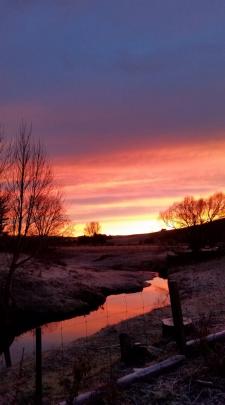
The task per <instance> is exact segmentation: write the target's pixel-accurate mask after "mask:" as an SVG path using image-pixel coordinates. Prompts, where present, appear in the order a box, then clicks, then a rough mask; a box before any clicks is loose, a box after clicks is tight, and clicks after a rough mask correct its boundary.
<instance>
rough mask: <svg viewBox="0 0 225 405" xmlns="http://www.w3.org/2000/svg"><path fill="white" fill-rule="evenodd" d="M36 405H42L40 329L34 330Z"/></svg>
mask: <svg viewBox="0 0 225 405" xmlns="http://www.w3.org/2000/svg"><path fill="white" fill-rule="evenodd" d="M35 335H36V393H35V394H36V395H35V397H36V398H35V399H36V404H37V405H41V404H42V336H41V327H38V328H36V330H35Z"/></svg>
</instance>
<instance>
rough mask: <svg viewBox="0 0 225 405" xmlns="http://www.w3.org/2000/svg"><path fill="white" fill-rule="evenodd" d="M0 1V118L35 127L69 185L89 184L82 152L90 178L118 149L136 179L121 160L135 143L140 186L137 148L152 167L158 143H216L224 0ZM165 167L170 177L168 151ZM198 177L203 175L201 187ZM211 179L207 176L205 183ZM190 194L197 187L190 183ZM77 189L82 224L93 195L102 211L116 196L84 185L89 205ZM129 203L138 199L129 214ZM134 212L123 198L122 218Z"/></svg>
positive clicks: (224, 97)
mask: <svg viewBox="0 0 225 405" xmlns="http://www.w3.org/2000/svg"><path fill="white" fill-rule="evenodd" d="M0 6H1V13H0V55H1V56H0V89H1V90H0V122H1V123H2V124H4V126H5V128H6V133H7V134H9V135H11V134H14V133H15V131H16V128H17V126H18V123H19V122H20V120H21V119H22V118H23V119H25V120H27V121H28V122H30V121H32V123H33V128H34V130H33V132H34V135H35V136H37V137H39V138H41V140H42V141H43V142H44V143H45V144H46V145H47V149H48V152H49V154H50V155H51V158H52V160H53V162H55V165H56V167H57V169H56V170H58V171H57V173H59V172H60V171H61V176H60V177H61V181H62V183H64V179H63V176H62V173H65V172H66V173H67V179H68V173H69V177H70V179H71V180H70V184H69V185H68V184H67V185H68V186H69V187H71V188H73V187H74V188H76V187H75V186H76V185H77V184H80V181H84V184H83V186H84V187H85V184H86V183H87V178H86V177H85V176H84V175H83V174H82V173H83V172H82V170H81V166H82V164H83V162H84V161H86V162H87V166H89V167H90V168H91V171H90V173H89V172H88V173H89V175H90V176H92V177H93V178H94V179H95V180H96V178H97V177H98V183H99V182H100V183H101V181H102V182H103V183H104V182H105V183H106V182H107V180H106V179H107V176H109V177H108V179H110V180H112V178H113V173H117V172H119V170H120V167H121V165H124V163H123V162H124V160H123V158H122V160H121V156H126V159H125V161H126V162H127V163H126V164H127V166H126V167H127V168H128V169H127V171H126V173H125V172H124V171H122V172H123V175H122V180H123V181H125V182H128V180H130V181H131V180H132V181H134V178H135V176H133V179H130V167H133V166H132V164H131V163H128V161H129V162H132V159H133V156H134V154H135V153H136V151H137V150H140V153H139V155H138V156H136V161H135V162H134V161H133V164H134V165H136V166H135V167H137V170H136V173H135V175H136V177H138V181H139V185H140V184H141V182H142V183H143V181H144V182H145V181H146V182H147V183H148V181H150V180H149V178H148V176H147V177H146V175H145V174H146V164H145V163H143V161H145V157H144V155H145V153H144V151H145V152H146V153H148V156H149V151H151V153H150V156H151V159H149V171H151V170H152V171H153V172H154V170H155V167H156V166H155V163H151V161H152V160H153V161H155V160H157V156H158V154H157V153H158V150H161V149H162V147H163V148H164V149H167V148H168V149H169V150H171V147H173V148H175V149H177V148H179V147H182V145H183V146H184V147H186V148H187V149H188V151H190V148H194V149H195V148H196V144H198V145H201V144H202V145H207V143H208V142H211V141H212V140H213V139H216V142H217V143H218V145H221V143H222V144H223V141H224V140H225V111H224V110H225V74H224V72H225V24H224V21H225V2H224V1H223V0H220V1H219V0H214V1H212V0H211V1H208V0H195V1H193V0H191V1H190V0H189V1H184V0H183V1H182V0H170V1H166V0H164V1H162V0H155V1H152V0H135V1H134V0H120V1H117V0H114V1H106V0H101V1H100V0H95V1H94V0H89V1H87V0H38V1H31V0H10V1H9V0H0ZM204 148H205V146H204ZM218 148H220V146H218ZM199 150H200V149H199V147H197V148H196V153H198V152H197V151H199ZM223 150H224V149H223ZM188 153H189V152H188ZM175 155H176V158H174V159H177V153H175ZM110 156H111V159H112V160H113V162H114V165H116V162H118V165H116V167H117V170H115V171H114V172H113V171H112V170H111V171H110V167H111V166H109V162H110ZM129 156H130V158H129ZM155 156H156V157H155ZM188 156H189V155H188ZM154 157H155V158H154ZM117 159H118V161H117ZM154 159H155V160H154ZM103 161H104V162H105V163H104V164H103V163H102V162H103ZM79 162H81V163H80V166H79ZM91 162H92V163H91ZM93 162H95V164H94V163H93ZM163 162H164V163H165V159H164V161H163ZM188 162H189V163H187V164H190V162H191V161H190V160H189V161H188ZM204 162H205V163H204V164H206V165H207V161H205V160H204ZM210 162H211V158H209V161H208V164H209V165H210ZM76 164H77V165H78V166H76ZM151 164H152V165H153V166H154V167H152V166H151ZM180 164H182V163H180ZM60 165H61V169H60V168H59V167H60ZM72 165H75V166H72ZM66 166H67V169H66V168H65V167H66ZM143 166H144V167H145V169H143ZM164 166H165V164H163V166H162V167H163V168H164V169H163V170H165V171H168V172H169V173H171V177H170V179H169V180H168V181H169V183H171V184H172V182H173V179H174V175H175V173H174V172H173V165H172V164H171V159H170V158H169V159H168V167H164ZM62 167H63V169H62ZM71 167H73V168H74V169H73V170H74V171H73V172H72V175H71V170H72V169H71ZM99 168H100V169H99ZM143 170H144V171H143ZM83 171H84V172H85V170H84V169H83ZM217 173H218V176H220V172H219V169H218V171H217V170H216V169H215V170H214V174H215V176H217ZM117 176H118V175H117ZM202 176H203V175H202ZM186 177H187V174H186ZM203 177H204V176H203ZM203 177H201V180H200V181H201V182H202V183H204V184H205V179H204V178H203ZM80 179H81V180H80ZM183 179H184V180H182V181H181V182H180V184H182V186H181V185H176V188H175V189H174V190H173V193H172V191H171V190H170V194H169V196H170V197H171V199H172V197H173V196H176V195H179V196H183V194H185V193H186V192H187V191H188V190H189V188H187V187H186V184H187V183H185V175H184V177H183ZM66 183H68V182H66ZM126 184H128V185H129V182H128V183H126ZM132 184H133V183H132ZM218 184H219V185H220V187H221V181H220V182H218V181H215V187H214V188H216V187H217V186H218ZM149 185H150V183H149ZM212 188H213V186H212V184H211V183H210V185H208V186H207V187H205V188H204V192H205V193H207V192H208V193H209V192H211V190H212ZM200 189H201V184H200ZM86 190H89V189H88V187H87V188H86ZM96 190H97V189H96ZM135 190H136V191H135ZM135 190H133V186H132V191H133V192H134V194H135V193H136V194H135V195H137V194H138V193H139V192H140V193H141V195H140V194H139V198H144V199H145V198H147V199H149V201H150V199H154V198H158V197H157V195H156V194H157V193H156V191H154V192H152V194H151V193H150V194H149V193H148V194H145V192H144V188H143V189H142V191H140V190H139V189H138V188H135ZM191 191H193V192H196V184H195V185H193V187H192V189H191V190H190V192H191ZM212 191H214V190H212ZM79 192H80V190H79ZM73 193H74V194H73V197H72V198H71V196H70V200H73V207H74V208H73V209H71V212H74V213H73V214H72V215H73V219H74V220H75V221H77V222H79V218H76V214H75V212H76V209H75V207H76V203H77V204H78V208H79V209H78V210H77V212H79V213H80V216H81V217H82V221H83V222H85V220H88V219H89V217H91V215H92V212H93V215H94V212H95V211H92V208H93V206H92V203H93V198H96V197H98V198H99V199H100V201H102V203H103V202H104V204H106V208H107V207H108V208H107V209H108V210H109V211H110V209H111V208H110V207H111V205H110V203H112V202H113V201H114V202H115V190H112V188H111V189H110V188H109V189H108V191H107V192H106V191H105V193H102V194H100V195H99V194H98V193H97V191H96V194H94V195H92V194H91V193H90V195H89V198H90V199H89V203H90V204H87V201H88V194H87V195H86V196H85V198H83V197H82V195H77V193H76V192H75V190H74V191H73ZM161 193H162V190H161V189H160V191H159V190H158V194H160V195H161ZM164 194H165V193H164ZM101 198H102V199H101ZM121 198H122V197H121ZM121 201H122V200H121ZM126 201H128V200H126ZM107 204H108V205H107ZM127 205H128V204H127ZM146 205H147V204H146ZM82 207H83V208H84V210H83V211H82ZM91 207H92V208H91ZM154 207H155V206H154ZM116 209H117V213H118V215H117V217H118V221H121V215H120V213H119V207H118V206H116ZM123 209H124V212H125V211H126V204H125V207H124V208H123ZM158 209H159V205H157V207H155V208H154V209H153V208H152V210H151V212H152V215H153V214H154V215H156V211H157V210H158ZM88 210H89V211H88ZM137 210H138V202H137V201H136V202H135V200H134V209H133V216H135V217H136V212H137ZM131 211H132V208H129V207H128V206H127V219H126V220H127V221H128V217H129V218H131V217H132V212H131ZM86 212H89V215H86ZM110 212H111V217H110V215H109V217H107V218H105V221H106V222H107V221H111V222H112V221H116V214H115V208H114V211H112V209H111V211H110ZM142 212H144V209H143V211H142ZM146 212H147V208H146ZM99 215H100V214H99ZM124 215H125V214H124ZM146 215H147V214H146ZM125 217H126V215H125ZM125 217H124V218H125ZM93 219H94V218H93ZM99 219H101V218H99ZM103 221H104V218H103ZM106 228H107V227H106ZM106 230H108V228H107V229H106ZM109 231H110V229H109Z"/></svg>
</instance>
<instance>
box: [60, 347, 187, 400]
mask: <svg viewBox="0 0 225 405" xmlns="http://www.w3.org/2000/svg"><path fill="white" fill-rule="evenodd" d="M184 360H185V356H183V355H176V356H172V357H169V358H168V359H166V360H163V361H161V362H159V363H156V364H153V365H151V366H149V367H144V368H137V369H134V370H135V371H134V372H133V373H131V374H127V375H125V376H124V377H121V378H119V379H118V380H117V381H116V385H118V386H119V387H121V388H124V387H127V386H128V385H130V384H133V383H134V382H136V381H141V380H144V379H146V378H150V377H154V376H156V375H159V374H162V373H163V372H166V371H169V370H171V369H173V368H174V367H176V366H179V365H180V364H181V363H182V362H183V361H184ZM104 388H105V386H102V387H99V388H98V389H97V390H93V391H89V392H85V393H83V394H80V395H78V396H77V397H76V398H75V399H74V401H73V405H82V404H84V403H85V401H87V400H90V399H91V398H95V397H96V396H97V395H100V393H101V391H102V392H103V391H104ZM64 404H66V403H65V402H61V403H60V405H64Z"/></svg>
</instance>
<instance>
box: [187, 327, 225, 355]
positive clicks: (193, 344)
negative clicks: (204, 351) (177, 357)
mask: <svg viewBox="0 0 225 405" xmlns="http://www.w3.org/2000/svg"><path fill="white" fill-rule="evenodd" d="M223 340H225V330H223V331H221V332H216V333H211V334H210V335H206V336H203V337H202V338H197V339H191V340H188V341H187V342H186V349H187V350H191V349H195V348H197V347H198V346H200V345H201V344H202V343H203V342H207V343H214V342H219V341H223Z"/></svg>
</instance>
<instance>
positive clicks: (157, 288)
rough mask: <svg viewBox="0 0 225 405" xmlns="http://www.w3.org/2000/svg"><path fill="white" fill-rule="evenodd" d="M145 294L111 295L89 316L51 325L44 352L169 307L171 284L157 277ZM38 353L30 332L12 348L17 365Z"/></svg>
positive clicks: (45, 333) (45, 329)
mask: <svg viewBox="0 0 225 405" xmlns="http://www.w3.org/2000/svg"><path fill="white" fill-rule="evenodd" d="M149 284H150V285H149V286H148V287H146V288H144V290H143V291H142V292H138V293H131V294H118V295H110V296H109V297H107V299H106V302H105V304H104V305H103V307H100V308H98V309H97V310H96V311H93V312H91V313H90V314H89V315H86V316H78V317H75V318H72V319H67V320H65V321H60V322H55V323H49V324H47V325H45V326H43V327H42V336H43V339H42V346H43V350H48V349H50V348H53V347H59V346H60V345H61V344H62V342H63V343H64V344H65V343H70V342H72V341H73V340H75V339H78V338H81V337H86V336H89V335H92V334H93V333H96V332H98V331H99V330H101V329H102V328H105V327H107V326H109V325H114V324H116V323H118V322H121V321H125V320H127V319H129V318H132V317H134V316H138V315H143V314H144V313H147V312H150V311H152V310H153V309H155V308H161V307H164V306H166V305H168V304H169V294H168V283H167V280H163V279H161V278H160V277H155V278H154V279H153V280H151V281H150V282H149ZM23 348H24V349H25V355H26V354H30V353H32V352H33V351H34V337H33V333H32V332H27V333H25V334H24V335H22V336H19V337H18V338H16V339H15V341H14V343H13V344H12V346H11V354H12V358H13V361H14V362H15V361H18V360H20V359H21V353H22V350H23Z"/></svg>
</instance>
